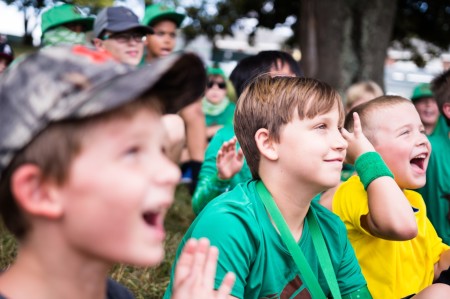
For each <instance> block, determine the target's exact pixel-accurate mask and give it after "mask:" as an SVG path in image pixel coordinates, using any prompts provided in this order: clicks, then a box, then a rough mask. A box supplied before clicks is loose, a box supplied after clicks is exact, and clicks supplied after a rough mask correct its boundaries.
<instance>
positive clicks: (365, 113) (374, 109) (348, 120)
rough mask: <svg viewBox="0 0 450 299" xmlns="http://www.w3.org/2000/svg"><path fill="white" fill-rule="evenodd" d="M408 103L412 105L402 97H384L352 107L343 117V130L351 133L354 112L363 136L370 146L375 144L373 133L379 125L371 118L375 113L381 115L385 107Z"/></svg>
mask: <svg viewBox="0 0 450 299" xmlns="http://www.w3.org/2000/svg"><path fill="white" fill-rule="evenodd" d="M404 103H407V104H408V103H409V104H411V105H413V103H412V102H411V101H410V100H409V99H406V98H404V97H401V96H391V95H385V96H381V97H378V98H376V99H373V100H371V101H369V102H366V103H364V104H361V105H358V106H356V107H354V108H353V109H352V110H350V112H349V113H348V114H347V115H346V117H345V123H344V128H345V129H347V130H348V131H350V132H353V128H354V120H353V113H354V112H356V113H358V115H359V118H360V120H361V126H362V129H363V133H364V135H365V136H366V137H367V139H369V141H370V142H371V143H372V144H374V145H375V144H376V142H377V140H376V138H375V133H376V132H377V131H378V126H377V125H379V123H377V122H374V121H373V118H374V116H375V115H376V114H377V113H383V111H382V110H383V109H385V108H386V107H393V106H396V105H398V104H404Z"/></svg>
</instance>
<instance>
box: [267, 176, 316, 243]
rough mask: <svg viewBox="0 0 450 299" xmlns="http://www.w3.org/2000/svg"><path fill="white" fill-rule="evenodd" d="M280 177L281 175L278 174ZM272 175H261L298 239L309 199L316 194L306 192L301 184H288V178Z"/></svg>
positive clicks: (309, 202) (308, 205)
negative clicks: (281, 178) (282, 178)
mask: <svg viewBox="0 0 450 299" xmlns="http://www.w3.org/2000/svg"><path fill="white" fill-rule="evenodd" d="M279 177H282V176H278V178H279ZM278 178H274V176H270V177H263V178H262V180H263V182H264V185H265V186H266V188H267V190H269V192H270V194H271V195H272V197H273V200H274V201H275V203H276V204H277V206H278V209H279V210H280V212H281V214H282V215H283V217H284V220H285V221H286V224H287V225H288V227H289V229H290V231H291V233H292V235H293V236H294V238H295V240H297V241H298V240H299V239H300V237H301V235H302V232H303V223H304V219H305V217H306V214H307V213H308V210H309V207H310V204H311V200H312V198H313V197H314V196H315V195H316V194H315V193H314V192H310V193H308V189H307V188H304V187H305V186H304V185H302V184H295V185H292V184H290V182H289V180H286V179H285V180H280V179H278Z"/></svg>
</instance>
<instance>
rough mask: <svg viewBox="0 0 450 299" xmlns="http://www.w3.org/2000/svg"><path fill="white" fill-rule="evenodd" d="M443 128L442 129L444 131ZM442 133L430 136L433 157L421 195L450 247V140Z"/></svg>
mask: <svg viewBox="0 0 450 299" xmlns="http://www.w3.org/2000/svg"><path fill="white" fill-rule="evenodd" d="M442 129H443V128H441V130H442ZM446 129H447V134H443V133H444V131H441V133H439V134H433V135H432V136H429V137H428V138H429V140H430V142H431V148H432V151H431V156H430V162H429V164H428V168H427V183H426V185H425V186H424V187H423V188H421V189H419V190H418V191H419V193H420V194H422V197H423V199H424V201H425V204H426V206H427V215H428V218H429V219H430V221H431V223H432V224H433V226H434V228H435V229H436V231H437V233H438V235H439V237H441V238H442V240H443V241H444V243H446V244H448V245H450V220H449V218H448V217H449V216H448V213H449V200H450V139H449V137H448V127H447V128H446ZM446 198H447V199H446Z"/></svg>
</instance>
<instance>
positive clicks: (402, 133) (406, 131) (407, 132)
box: [400, 130, 409, 136]
mask: <svg viewBox="0 0 450 299" xmlns="http://www.w3.org/2000/svg"><path fill="white" fill-rule="evenodd" d="M408 134H409V130H405V131H403V132H401V133H400V136H403V135H408Z"/></svg>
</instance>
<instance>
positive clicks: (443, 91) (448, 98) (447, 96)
mask: <svg viewBox="0 0 450 299" xmlns="http://www.w3.org/2000/svg"><path fill="white" fill-rule="evenodd" d="M431 90H432V91H433V94H434V98H435V99H436V103H437V104H438V107H439V112H441V114H442V115H444V116H445V114H444V104H445V103H450V69H448V70H446V71H445V72H443V73H442V74H440V75H439V76H437V77H436V78H434V79H433V81H431ZM445 119H446V121H447V125H448V126H450V119H449V118H447V117H445Z"/></svg>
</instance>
